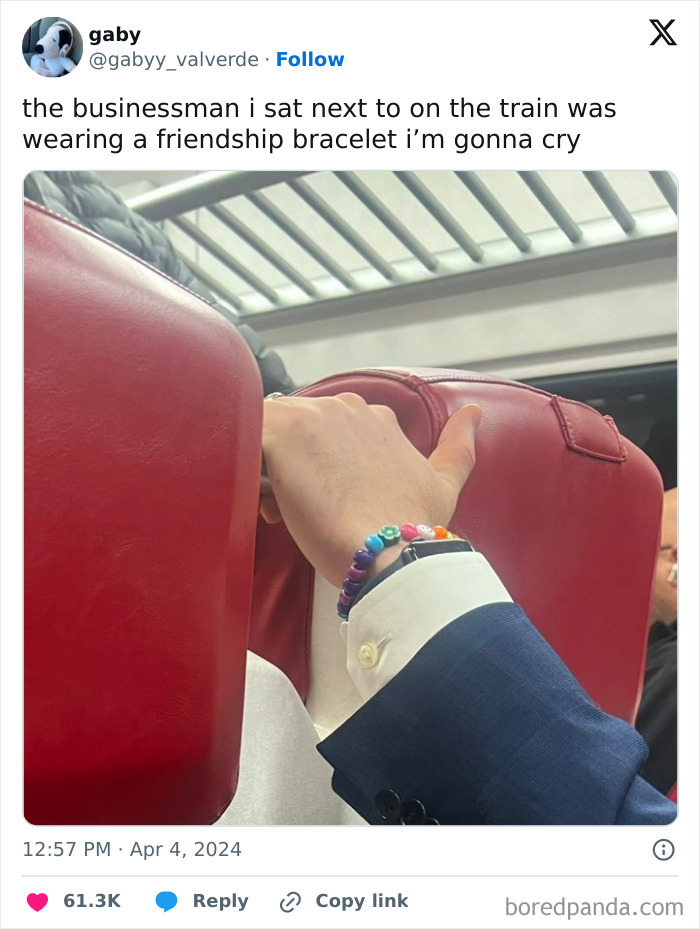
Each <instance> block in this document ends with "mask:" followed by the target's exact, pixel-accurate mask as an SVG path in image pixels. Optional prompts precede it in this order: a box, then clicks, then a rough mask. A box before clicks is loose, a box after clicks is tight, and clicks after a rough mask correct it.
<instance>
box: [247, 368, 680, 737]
mask: <svg viewBox="0 0 700 929" xmlns="http://www.w3.org/2000/svg"><path fill="white" fill-rule="evenodd" d="M344 391H351V392H353V393H357V394H360V395H361V396H362V397H364V398H365V400H367V401H368V402H369V403H378V404H384V405H386V406H389V407H391V408H392V409H393V410H394V411H395V412H396V414H397V416H398V419H399V422H400V424H401V427H402V429H403V430H404V432H405V433H406V435H407V436H408V437H409V438H410V440H411V441H412V442H413V444H414V445H415V446H416V447H417V448H418V449H419V450H420V451H421V452H422V453H423V454H425V455H427V454H429V453H430V452H431V451H432V450H433V448H434V447H435V444H436V441H437V438H438V436H439V434H440V432H441V429H442V427H443V425H444V423H445V422H446V420H447V418H448V417H449V415H450V414H451V413H452V412H454V410H455V409H458V408H459V407H460V406H462V405H464V404H465V403H467V402H476V403H479V404H480V405H481V406H482V407H483V410H484V416H483V420H482V424H481V428H480V431H479V437H478V446H477V465H476V468H475V470H474V472H473V474H472V476H471V477H470V478H469V481H468V483H467V486H466V488H465V490H464V491H463V493H462V496H461V498H460V501H459V506H458V509H457V512H456V515H455V518H454V520H453V523H452V527H453V528H454V530H455V531H456V532H458V533H459V534H460V535H463V536H465V537H467V538H469V539H470V540H471V541H472V542H473V543H474V544H475V546H476V547H477V548H478V549H479V550H480V551H482V552H483V553H484V554H485V555H486V556H487V557H488V559H489V560H490V562H491V564H492V565H493V567H494V568H495V569H496V571H497V573H498V574H499V575H500V577H501V579H502V580H503V582H504V584H505V585H506V587H507V588H508V590H509V591H510V593H511V595H512V597H513V599H514V600H516V601H517V602H518V603H520V604H521V605H522V606H523V608H524V609H525V611H526V612H527V614H528V615H529V617H530V618H531V620H532V621H533V622H534V623H535V625H536V626H537V627H538V628H539V629H540V631H541V632H542V633H543V635H544V636H545V637H546V638H547V639H548V640H549V642H550V643H551V644H552V646H553V647H554V648H555V649H556V651H557V652H558V653H559V655H560V656H561V657H562V658H563V660H564V661H565V662H566V664H567V665H568V666H569V668H570V669H571V671H572V672H573V673H574V674H575V675H576V677H577V678H578V680H579V681H580V682H581V684H582V685H583V686H584V687H585V688H586V689H587V691H588V692H589V693H590V695H591V696H592V697H593V699H594V700H596V701H597V702H598V703H599V704H600V705H601V706H602V707H603V708H604V709H606V710H607V711H608V712H610V713H613V714H615V715H617V716H620V717H622V718H625V719H627V720H633V719H634V716H635V714H636V710H637V704H638V699H639V694H640V689H641V682H642V671H643V665H644V658H645V652H646V635H647V625H648V616H649V608H650V600H651V593H652V582H653V576H654V565H655V562H656V556H657V551H658V539H659V527H660V521H661V506H662V486H661V480H660V477H659V474H658V472H657V470H656V468H655V467H654V465H653V464H652V462H651V461H650V460H649V459H648V458H647V457H646V456H645V455H644V454H643V453H642V452H641V451H639V449H637V448H636V447H634V446H633V445H632V444H631V443H629V442H627V441H626V440H624V439H622V438H621V437H620V435H619V434H618V431H617V428H616V426H615V424H614V422H613V421H612V420H611V419H610V418H609V417H603V416H601V415H600V414H599V413H597V412H596V411H595V410H593V409H591V408H590V407H587V406H585V405H583V404H580V403H577V402H573V401H567V400H564V399H562V398H560V397H555V396H552V395H550V394H548V393H545V392H544V391H541V390H536V389H534V388H531V387H527V386H525V385H523V384H517V383H514V382H512V381H507V380H503V379H500V378H495V377H488V376H484V375H482V374H470V373H468V372H461V371H437V370H429V369H418V370H416V371H402V370H386V371H375V370H366V371H358V372H354V373H350V374H343V375H338V376H336V377H331V378H328V379H326V380H324V381H321V382H320V383H318V384H315V385H313V386H312V387H310V388H308V389H307V390H304V391H302V393H303V394H304V395H308V396H325V395H332V394H337V393H341V392H344ZM373 528H375V527H371V526H369V527H368V531H369V530H370V529H373ZM359 541H360V540H358V543H359ZM312 593H313V572H312V570H311V568H310V567H309V566H308V564H307V563H306V562H305V560H304V559H303V557H302V556H301V555H300V553H299V552H298V551H297V550H296V548H295V546H294V543H293V542H292V541H291V539H290V538H289V536H288V534H287V532H286V530H285V529H284V527H283V526H274V527H270V526H267V525H261V526H260V527H259V529H258V540H257V551H256V577H255V589H254V595H253V617H252V627H251V648H252V650H253V651H255V652H258V653H259V654H260V655H262V656H263V657H265V658H267V659H268V660H270V661H272V662H274V663H275V664H277V665H278V666H279V667H280V668H282V670H283V671H285V672H286V673H287V675H288V676H289V677H290V678H291V679H292V681H293V682H294V683H295V685H296V687H297V689H298V690H299V692H300V694H301V695H302V696H305V695H306V694H307V692H308V686H309V672H308V642H309V636H310V626H311V599H312ZM290 617H294V620H295V622H290Z"/></svg>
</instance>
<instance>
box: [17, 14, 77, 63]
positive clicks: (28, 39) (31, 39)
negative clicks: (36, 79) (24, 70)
mask: <svg viewBox="0 0 700 929" xmlns="http://www.w3.org/2000/svg"><path fill="white" fill-rule="evenodd" d="M22 54H23V55H24V60H25V61H26V62H27V64H28V65H29V67H30V68H31V69H32V71H34V72H35V73H36V74H39V75H40V76H41V77H63V76H64V75H66V74H70V72H71V71H74V70H75V68H76V66H77V65H78V64H79V63H80V59H81V58H82V55H83V40H82V38H81V35H80V33H79V32H78V30H77V29H76V28H75V26H74V25H73V24H72V23H70V22H68V20H67V19H59V18H58V17H57V16H46V17H44V19H37V21H36V22H34V23H32V25H31V26H30V27H29V29H27V31H26V32H25V33H24V39H23V40H22Z"/></svg>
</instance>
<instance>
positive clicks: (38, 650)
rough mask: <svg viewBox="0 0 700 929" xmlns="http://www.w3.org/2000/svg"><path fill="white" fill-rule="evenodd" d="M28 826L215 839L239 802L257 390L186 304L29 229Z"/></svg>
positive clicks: (125, 265)
mask: <svg viewBox="0 0 700 929" xmlns="http://www.w3.org/2000/svg"><path fill="white" fill-rule="evenodd" d="M25 346H26V354H25V360H26V371H25V649H24V656H25V816H26V818H27V819H28V820H29V821H30V822H32V823H35V824H52V823H53V824H93V823H100V824H110V823H124V824H141V823H164V824H165V823H172V824H187V823H209V822H212V821H213V820H215V819H216V818H217V817H218V816H219V814H220V813H221V812H222V810H223V809H224V808H225V807H226V806H227V805H228V803H229V801H230V799H231V797H232V795H233V793H234V790H235V786H236V780H237V770H238V751H239V744H240V723H241V713H242V696H243V684H244V671H245V650H246V638H247V627H248V619H249V608H250V593H251V576H252V568H253V542H252V540H253V537H254V533H255V524H256V516H257V503H258V487H259V468H260V441H259V437H260V434H261V414H262V403H261V387H260V380H259V376H258V371H257V367H256V365H255V362H254V360H253V358H252V355H251V354H250V352H249V351H248V349H247V347H246V345H245V343H244V342H243V340H242V339H241V338H240V337H239V336H238V334H237V333H236V331H235V329H234V328H233V327H232V326H230V325H229V324H228V323H227V322H225V321H224V320H223V319H222V318H220V317H219V316H218V315H217V314H216V313H215V312H214V311H213V310H211V309H209V308H208V307H207V305H206V304H205V303H204V302H203V301H202V300H200V299H199V298H198V297H196V296H194V295H193V294H191V293H189V292H187V291H186V290H184V289H183V288H182V287H180V286H179V285H176V284H174V283H173V282H172V281H170V280H169V279H167V278H166V277H164V276H163V275H162V274H159V273H158V272H156V271H154V270H153V269H151V268H150V267H148V266H147V265H144V264H143V263H141V262H139V261H137V260H136V259H134V258H132V257H131V256H129V255H127V254H126V253H124V252H122V251H120V250H119V249H117V248H114V247H113V246H111V245H109V244H108V243H106V242H104V241H103V240H101V239H99V238H98V237H97V236H95V235H93V234H92V233H89V232H86V231H85V230H83V229H81V228H78V227H76V226H75V225H73V224H71V223H70V222H68V221H65V220H63V219H61V218H59V217H56V216H54V215H52V214H50V213H48V212H46V211H45V210H42V209H41V208H39V207H35V206H33V205H27V206H26V207H25Z"/></svg>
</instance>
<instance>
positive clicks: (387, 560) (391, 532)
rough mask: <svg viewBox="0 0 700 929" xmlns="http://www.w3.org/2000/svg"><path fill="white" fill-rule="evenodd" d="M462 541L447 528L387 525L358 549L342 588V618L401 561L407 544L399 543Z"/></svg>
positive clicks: (339, 598) (369, 537)
mask: <svg viewBox="0 0 700 929" xmlns="http://www.w3.org/2000/svg"><path fill="white" fill-rule="evenodd" d="M456 539H458V537H457V536H455V535H454V534H453V533H452V532H450V531H449V529H446V528H445V527H444V526H427V525H423V524H420V525H417V526H416V525H415V524H413V523H404V524H403V525H401V526H400V527H399V526H396V525H385V526H382V528H381V529H379V530H378V531H377V532H376V533H372V534H371V535H369V536H367V538H366V539H365V543H364V544H365V547H364V548H361V549H358V550H357V551H356V552H355V554H354V555H353V560H352V563H351V565H350V567H349V568H348V571H347V574H346V576H345V579H344V581H343V584H342V586H341V590H340V595H339V597H338V615H339V616H340V618H341V619H347V618H348V615H349V613H350V609H351V607H352V606H353V604H354V602H355V600H356V599H357V597H358V596H359V595H360V594H361V592H362V590H363V589H364V588H365V587H366V586H367V584H368V583H370V582H371V581H372V580H373V579H374V578H375V577H376V576H377V575H378V574H379V573H381V572H382V571H385V570H387V569H388V568H391V566H392V565H393V564H394V563H395V562H396V561H397V560H398V559H399V558H400V556H401V554H402V552H403V549H404V545H402V544H399V543H402V542H403V543H406V542H408V543H409V547H410V544H411V543H413V542H421V541H422V542H435V541H439V540H456Z"/></svg>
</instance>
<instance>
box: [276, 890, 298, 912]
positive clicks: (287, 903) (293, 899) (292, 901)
mask: <svg viewBox="0 0 700 929" xmlns="http://www.w3.org/2000/svg"><path fill="white" fill-rule="evenodd" d="M300 903H301V894H298V893H297V892H296V890H292V891H291V893H288V894H287V896H286V897H282V899H281V900H280V909H281V910H282V912H283V913H291V912H292V910H294V909H296V908H297V907H298V906H299V904H300Z"/></svg>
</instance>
